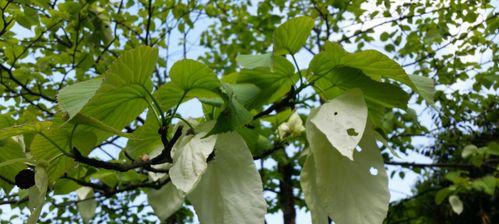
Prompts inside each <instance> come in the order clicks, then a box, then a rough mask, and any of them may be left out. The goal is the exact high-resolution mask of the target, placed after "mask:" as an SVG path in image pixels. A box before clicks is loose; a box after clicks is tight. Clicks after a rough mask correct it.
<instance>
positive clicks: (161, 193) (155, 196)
mask: <svg viewBox="0 0 499 224" xmlns="http://www.w3.org/2000/svg"><path fill="white" fill-rule="evenodd" d="M145 192H146V194H147V200H148V201H149V204H150V205H151V207H152V209H153V210H154V214H156V216H158V218H159V220H160V221H162V222H163V221H165V220H166V219H167V218H168V217H170V216H171V215H172V214H173V213H175V212H176V211H177V210H179V209H180V208H181V207H182V204H183V203H184V197H185V195H184V193H182V191H179V190H177V188H175V186H174V185H173V184H172V183H168V184H166V185H165V186H163V187H161V188H160V189H158V190H155V189H147V190H146V191H145Z"/></svg>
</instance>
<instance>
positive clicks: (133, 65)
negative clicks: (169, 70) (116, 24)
mask: <svg viewBox="0 0 499 224" xmlns="http://www.w3.org/2000/svg"><path fill="white" fill-rule="evenodd" d="M157 59H158V51H157V49H154V48H151V47H147V46H140V47H137V48H135V49H132V50H128V51H126V52H124V53H123V54H122V55H121V56H120V57H119V58H118V59H117V60H116V61H114V62H113V63H112V64H111V65H110V66H109V69H108V70H107V71H106V73H104V78H103V81H102V84H101V86H100V88H99V89H98V90H97V92H96V94H95V96H94V97H93V98H92V99H90V101H89V102H88V103H87V104H86V105H85V106H84V107H83V109H82V110H81V113H82V114H84V115H87V116H90V117H93V118H95V119H97V120H100V121H102V122H103V123H105V124H106V125H108V126H110V127H113V128H115V129H120V130H121V129H122V128H124V127H125V126H126V125H128V124H129V123H130V122H131V121H133V120H134V119H135V118H136V117H137V116H138V115H139V114H140V113H142V112H143V111H144V109H145V108H146V107H147V105H148V103H147V102H150V100H151V99H149V98H148V95H149V93H150V92H151V91H152V81H151V75H152V73H153V71H154V69H155V67H156V61H157ZM89 130H92V129H90V128H89ZM95 134H96V136H98V140H99V141H100V140H103V139H105V138H107V137H109V132H107V131H101V130H95Z"/></svg>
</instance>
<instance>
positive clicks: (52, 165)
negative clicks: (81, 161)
mask: <svg viewBox="0 0 499 224" xmlns="http://www.w3.org/2000/svg"><path fill="white" fill-rule="evenodd" d="M43 135H44V136H46V137H47V138H48V139H47V138H45V137H44V136H42V135H40V134H38V135H36V136H35V137H34V139H33V142H32V143H31V147H30V150H31V155H32V156H33V159H34V160H36V161H47V162H48V163H49V164H48V167H47V173H48V176H49V182H53V181H55V180H57V179H58V178H59V177H61V176H62V175H63V174H64V173H66V172H67V171H69V170H71V169H72V168H73V167H74V165H75V163H74V160H73V159H72V158H69V157H67V156H64V154H63V153H62V152H61V150H64V151H66V152H68V151H69V150H68V149H69V132H68V131H67V130H65V129H55V128H54V129H50V130H48V131H44V132H43Z"/></svg>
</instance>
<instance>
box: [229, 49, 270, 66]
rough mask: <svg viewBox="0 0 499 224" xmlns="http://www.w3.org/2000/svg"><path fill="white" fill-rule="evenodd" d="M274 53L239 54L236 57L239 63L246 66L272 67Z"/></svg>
mask: <svg viewBox="0 0 499 224" xmlns="http://www.w3.org/2000/svg"><path fill="white" fill-rule="evenodd" d="M272 58H273V54H272V53H266V54H259V55H244V54H242V55H238V56H237V57H236V61H237V63H239V65H241V66H242V67H244V68H247V69H253V68H258V67H264V68H271V67H272V61H273V59H272Z"/></svg>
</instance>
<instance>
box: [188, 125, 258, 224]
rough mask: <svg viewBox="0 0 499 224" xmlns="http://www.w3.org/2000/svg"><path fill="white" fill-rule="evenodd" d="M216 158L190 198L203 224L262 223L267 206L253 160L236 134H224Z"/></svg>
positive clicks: (218, 143) (220, 137)
mask: <svg viewBox="0 0 499 224" xmlns="http://www.w3.org/2000/svg"><path fill="white" fill-rule="evenodd" d="M215 148H216V151H215V159H214V160H213V161H211V162H209V164H208V169H207V170H206V173H205V174H204V175H203V177H202V178H201V181H200V182H199V184H198V185H197V187H196V188H195V189H194V191H192V193H191V194H190V195H188V199H189V200H190V201H191V202H192V205H193V206H194V209H195V211H196V214H197V215H198V217H199V220H200V222H201V223H205V224H233V223H241V224H245V223H248V224H255V223H263V222H264V216H265V212H266V207H267V206H266V203H265V200H264V198H263V187H262V182H261V178H260V176H259V175H258V171H257V169H256V166H255V164H254V163H253V157H252V156H251V153H250V151H249V149H248V146H246V143H245V142H244V139H243V138H242V137H241V136H240V135H239V134H237V133H235V132H231V133H225V134H221V135H219V136H218V138H217V142H216V145H215Z"/></svg>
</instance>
